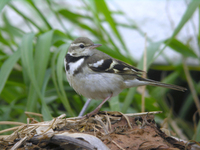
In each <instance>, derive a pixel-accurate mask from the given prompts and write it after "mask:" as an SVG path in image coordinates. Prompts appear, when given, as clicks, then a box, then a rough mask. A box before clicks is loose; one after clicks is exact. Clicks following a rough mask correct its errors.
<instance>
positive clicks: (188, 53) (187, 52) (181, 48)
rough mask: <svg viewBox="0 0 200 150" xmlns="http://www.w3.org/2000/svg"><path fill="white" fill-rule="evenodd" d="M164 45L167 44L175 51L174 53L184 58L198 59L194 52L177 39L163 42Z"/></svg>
mask: <svg viewBox="0 0 200 150" xmlns="http://www.w3.org/2000/svg"><path fill="white" fill-rule="evenodd" d="M169 41H170V42H169ZM164 43H165V44H167V43H168V46H169V47H170V48H172V49H173V50H175V51H176V52H178V53H180V54H182V55H183V56H185V57H193V58H198V56H197V55H196V54H195V53H194V51H193V50H192V49H191V48H189V47H188V46H186V45H184V44H183V43H182V42H180V41H179V40H177V39H169V40H166V41H165V42H164Z"/></svg>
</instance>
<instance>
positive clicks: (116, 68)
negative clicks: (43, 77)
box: [64, 37, 187, 117]
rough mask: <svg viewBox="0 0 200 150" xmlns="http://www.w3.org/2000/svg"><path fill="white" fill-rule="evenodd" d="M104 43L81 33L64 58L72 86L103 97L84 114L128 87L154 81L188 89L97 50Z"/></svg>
mask: <svg viewBox="0 0 200 150" xmlns="http://www.w3.org/2000/svg"><path fill="white" fill-rule="evenodd" d="M100 46H102V45H101V44H94V43H93V42H92V40H90V39H89V38H87V37H78V38H77V39H75V40H74V41H73V42H72V43H71V44H70V46H69V48H68V52H67V54H66V56H65V58H64V66H65V71H66V77H67V80H68V82H69V84H70V86H71V87H72V88H73V89H74V90H75V91H76V92H77V93H78V94H79V95H83V96H84V97H86V98H88V99H95V100H103V101H102V102H101V104H100V105H99V106H98V107H97V108H96V109H95V110H93V111H92V112H90V113H88V114H87V115H85V116H84V117H86V116H87V117H91V116H93V115H95V114H97V113H98V111H99V110H100V108H101V107H102V105H103V104H104V103H105V102H106V101H108V100H109V99H110V98H111V97H114V96H117V95H118V94H119V93H120V92H122V90H123V89H126V88H131V87H138V86H144V85H152V86H160V87H165V88H169V89H173V90H178V91H182V92H184V91H186V90H187V89H186V88H184V87H181V86H177V85H172V84H166V83H161V82H159V81H155V80H151V79H148V78H143V77H141V75H142V73H143V72H144V71H143V70H140V69H138V68H136V67H134V66H132V65H129V64H127V63H125V62H123V61H120V60H118V59H115V58H112V57H111V56H109V55H107V54H106V53H104V52H102V51H99V50H97V49H96V48H98V47H100Z"/></svg>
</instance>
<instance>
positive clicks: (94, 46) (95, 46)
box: [90, 44, 101, 49]
mask: <svg viewBox="0 0 200 150" xmlns="http://www.w3.org/2000/svg"><path fill="white" fill-rule="evenodd" d="M99 46H101V44H93V45H91V46H90V49H95V48H97V47H99Z"/></svg>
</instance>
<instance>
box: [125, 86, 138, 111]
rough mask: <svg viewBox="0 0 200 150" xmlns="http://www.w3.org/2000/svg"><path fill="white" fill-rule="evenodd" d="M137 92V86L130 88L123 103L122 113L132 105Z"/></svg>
mask: <svg viewBox="0 0 200 150" xmlns="http://www.w3.org/2000/svg"><path fill="white" fill-rule="evenodd" d="M135 92H136V88H130V89H129V90H128V93H127V96H126V98H125V100H124V103H123V107H122V113H126V112H127V110H128V108H129V107H130V105H131V102H132V100H133V97H134V95H135Z"/></svg>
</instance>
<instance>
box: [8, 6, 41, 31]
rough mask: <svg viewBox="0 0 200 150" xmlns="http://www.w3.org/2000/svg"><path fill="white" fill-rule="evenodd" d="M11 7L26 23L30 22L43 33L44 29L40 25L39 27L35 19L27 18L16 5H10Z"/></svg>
mask: <svg viewBox="0 0 200 150" xmlns="http://www.w3.org/2000/svg"><path fill="white" fill-rule="evenodd" d="M9 6H10V8H12V9H13V10H14V11H15V12H16V13H17V14H19V15H20V16H21V17H22V18H24V19H25V20H26V21H28V22H30V23H31V24H32V25H34V26H35V27H36V28H37V29H38V30H39V31H40V32H43V29H42V28H41V27H40V26H39V25H37V24H36V22H35V21H34V20H33V19H31V18H29V17H27V16H26V15H25V14H24V13H23V12H21V11H20V10H19V9H17V8H16V7H15V6H14V5H12V4H10V5H9Z"/></svg>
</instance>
